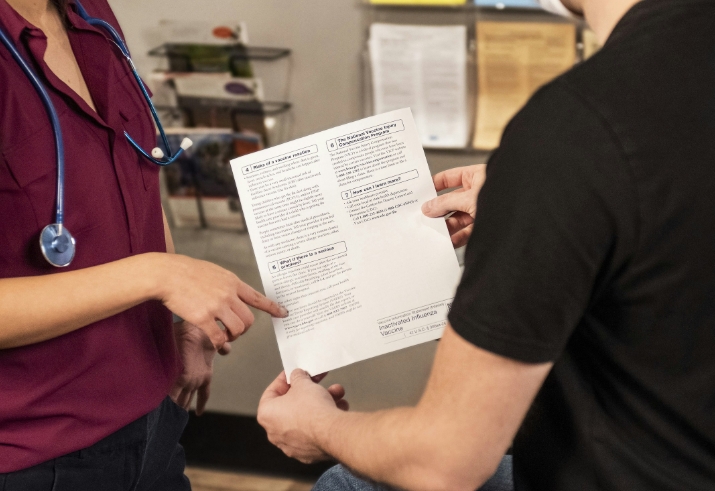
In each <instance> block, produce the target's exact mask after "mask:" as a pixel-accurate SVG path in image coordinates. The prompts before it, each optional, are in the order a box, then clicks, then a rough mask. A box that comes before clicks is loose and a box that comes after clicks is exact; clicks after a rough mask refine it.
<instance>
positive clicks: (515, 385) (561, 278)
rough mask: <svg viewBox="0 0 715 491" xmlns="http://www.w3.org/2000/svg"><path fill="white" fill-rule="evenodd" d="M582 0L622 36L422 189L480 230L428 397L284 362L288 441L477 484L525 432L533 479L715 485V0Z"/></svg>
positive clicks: (381, 475) (431, 207)
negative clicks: (292, 368) (350, 399)
mask: <svg viewBox="0 0 715 491" xmlns="http://www.w3.org/2000/svg"><path fill="white" fill-rule="evenodd" d="M556 1H557V0H550V1H549V2H548V3H549V4H550V5H552V6H553V5H554V3H555V2H556ZM564 3H565V4H566V6H567V7H569V8H570V9H571V10H572V11H573V12H576V13H579V12H583V13H585V16H586V20H587V21H588V22H589V24H590V25H591V27H592V28H593V29H594V30H595V31H596V34H597V35H598V36H599V38H600V39H601V40H603V41H606V40H607V41H606V42H605V45H604V47H603V49H602V50H601V51H600V52H599V53H598V54H596V55H595V56H594V57H593V58H591V59H590V60H588V61H587V62H585V63H583V64H581V65H579V66H577V67H576V68H575V69H573V70H572V71H570V72H569V73H567V74H565V75H564V76H562V77H560V78H559V79H557V80H556V81H554V82H553V83H551V84H549V85H547V86H546V87H544V88H543V89H541V90H540V91H539V92H538V93H537V94H536V95H535V96H534V97H533V99H532V100H531V101H530V102H529V103H528V104H527V106H526V107H525V108H524V109H523V110H522V111H521V112H520V113H519V114H518V115H517V116H516V117H515V118H514V120H513V121H512V122H511V123H510V124H509V126H508V128H507V130H506V131H505V134H504V137H503V139H502V143H501V146H500V148H499V149H498V150H497V151H496V153H495V154H494V155H493V157H492V158H491V159H490V161H489V165H488V167H487V169H488V170H487V171H486V181H484V173H483V170H482V169H481V168H479V167H472V168H466V169H457V170H453V171H449V172H447V173H444V174H441V175H438V176H436V178H435V182H436V184H437V186H438V188H451V187H459V189H458V190H457V191H453V192H452V193H448V194H446V195H443V196H442V197H440V198H437V199H436V200H434V201H432V202H430V203H428V204H427V205H425V207H424V211H425V213H426V214H427V215H429V216H432V217H439V216H444V215H445V214H447V213H448V212H455V211H456V212H457V213H456V214H455V215H453V216H452V217H451V218H449V219H448V225H449V228H450V232H451V233H452V234H453V240H454V241H455V244H456V245H459V244H460V243H462V242H466V241H467V240H468V241H469V244H468V247H467V254H466V265H465V272H464V277H463V279H462V282H461V284H460V287H459V290H458V292H457V296H456V299H455V302H454V305H453V308H452V312H451V314H450V317H449V319H450V326H448V327H447V329H446V330H445V334H444V337H443V339H442V341H441V343H440V346H439V350H438V353H437V356H436V359H435V362H434V367H433V371H432V375H431V378H430V380H429V383H428V385H427V388H426V389H425V393H424V396H423V398H422V400H421V401H420V403H419V404H418V405H417V406H416V407H415V408H402V409H393V410H388V411H383V412H378V413H356V414H354V413H345V412H341V411H339V408H341V407H343V408H344V406H345V401H344V400H343V396H344V390H343V389H342V388H341V387H340V386H337V385H336V386H332V387H330V388H329V389H328V390H327V391H326V390H325V389H323V388H322V387H320V386H319V385H317V384H315V383H313V382H311V381H310V378H309V377H308V375H307V374H305V372H301V371H296V372H294V373H293V374H292V380H293V385H292V386H291V387H288V385H287V384H286V383H285V376H283V377H282V378H281V377H279V379H277V380H276V382H274V384H273V385H272V386H271V387H269V389H268V390H267V391H266V394H265V395H264V398H263V400H262V402H261V407H260V408H259V421H260V422H261V424H263V425H264V427H265V428H266V429H267V431H268V436H269V438H270V439H271V441H272V442H274V443H275V444H276V445H278V446H279V447H280V448H281V449H283V450H284V451H285V452H286V453H287V454H288V455H290V456H293V457H296V458H298V459H300V460H302V461H314V460H318V459H321V458H327V457H329V456H330V457H334V458H336V459H337V460H339V461H340V462H342V463H343V464H345V466H346V467H349V468H350V469H352V470H353V471H354V472H356V473H359V474H361V475H364V476H366V477H367V478H370V479H372V480H374V481H376V482H380V483H385V484H386V485H391V486H395V487H400V488H406V489H424V490H433V489H456V490H474V489H476V488H478V487H479V486H482V484H483V483H484V482H485V481H487V479H488V478H489V477H490V476H491V475H492V474H493V473H494V472H495V470H496V469H497V468H498V466H499V463H500V461H501V459H502V456H503V455H504V453H505V452H506V450H507V449H508V447H509V446H510V445H511V444H512V441H513V455H514V457H513V479H514V483H513V485H514V487H515V488H516V489H517V490H520V491H524V490H526V491H531V490H557V491H567V490H568V491H571V490H578V491H591V490H593V491H595V490H629V491H634V490H636V491H637V490H673V491H674V490H688V491H695V490H715V298H714V297H715V0H642V1H640V2H637V1H636V0H564ZM482 184H483V186H482ZM477 195H478V200H477ZM335 401H337V403H336V402H335ZM507 473H509V474H511V469H507ZM506 484H507V485H509V483H506ZM378 488H379V485H377V484H370V483H368V482H367V481H362V480H359V479H358V478H356V477H355V476H354V475H353V474H351V473H350V472H348V471H347V470H345V468H343V467H339V468H336V469H335V470H333V471H331V472H330V473H329V474H328V475H327V476H325V477H324V479H323V480H321V481H320V482H319V483H318V485H317V489H321V490H325V489H378ZM380 489H381V488H380Z"/></svg>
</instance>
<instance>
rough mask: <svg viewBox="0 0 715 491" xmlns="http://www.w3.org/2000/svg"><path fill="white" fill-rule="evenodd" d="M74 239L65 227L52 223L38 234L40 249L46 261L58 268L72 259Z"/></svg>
mask: <svg viewBox="0 0 715 491" xmlns="http://www.w3.org/2000/svg"><path fill="white" fill-rule="evenodd" d="M75 245H76V243H75V240H74V237H72V234H70V232H69V230H67V227H63V226H62V225H58V224H56V223H53V224H51V225H48V226H46V227H45V228H44V229H43V230H42V233H41V234H40V250H41V251H42V255H43V256H45V259H47V262H49V263H50V264H51V265H53V266H56V267H58V268H65V267H67V266H69V265H70V263H71V262H72V259H74V253H75Z"/></svg>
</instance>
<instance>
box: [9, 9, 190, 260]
mask: <svg viewBox="0 0 715 491" xmlns="http://www.w3.org/2000/svg"><path fill="white" fill-rule="evenodd" d="M75 5H76V6H77V13H78V14H79V16H80V17H82V19H84V20H85V21H86V22H87V23H88V24H89V25H91V26H94V27H101V28H103V29H104V30H105V31H106V32H107V33H108V34H109V35H110V38H111V39H110V41H112V42H114V44H115V45H116V46H117V48H119V51H121V53H122V55H123V56H124V58H125V59H126V60H127V62H128V63H129V67H130V68H131V70H132V74H133V75H134V78H135V79H136V81H137V84H138V85H139V88H140V89H141V91H142V94H143V95H144V99H146V102H147V104H148V105H149V109H150V110H151V115H152V117H153V118H154V122H155V123H156V126H157V128H158V129H159V134H160V135H161V139H162V140H163V142H164V147H165V148H166V150H167V152H169V157H168V158H165V156H164V152H163V151H162V150H161V149H160V148H159V147H156V148H154V149H153V150H152V151H151V155H149V154H148V153H147V152H146V151H145V150H144V149H143V148H141V147H140V146H139V144H138V143H137V142H136V141H134V139H133V138H132V137H131V136H129V134H128V133H127V132H126V131H125V132H124V136H125V137H126V138H127V140H128V141H129V143H130V144H131V145H132V146H133V147H134V148H135V149H136V150H137V151H138V152H139V153H140V154H141V155H143V156H144V158H146V159H147V160H149V161H150V162H153V163H155V164H156V165H161V166H165V165H169V164H171V163H173V162H175V161H176V159H178V158H179V157H180V156H181V154H182V153H183V152H184V151H185V150H187V149H188V148H189V147H191V145H192V142H191V140H189V139H188V138H184V140H183V141H182V142H181V145H180V148H179V150H178V151H177V152H176V153H172V151H171V147H170V146H169V139H168V138H167V137H166V133H165V132H164V127H163V126H162V125H161V121H159V116H158V114H157V113H156V108H154V104H153V103H152V101H151V97H149V93H148V92H147V90H146V87H145V86H144V82H143V81H142V79H141V77H139V74H138V73H137V69H136V67H135V66H134V62H133V61H132V58H131V55H130V54H129V49H127V46H126V44H124V41H123V40H122V38H121V36H119V33H118V32H117V31H116V30H115V29H114V27H112V25H111V24H109V23H108V22H106V21H104V20H102V19H98V18H96V17H90V15H89V14H88V13H87V11H86V10H85V9H84V7H83V6H82V4H81V3H80V2H79V0H75ZM0 41H2V43H3V44H4V45H5V47H6V48H7V49H8V51H10V54H11V55H12V57H13V59H14V60H15V61H16V62H17V64H18V65H20V68H22V71H23V72H24V73H25V75H26V76H27V78H28V79H30V82H32V85H33V86H34V87H35V90H36V91H37V94H38V95H39V96H40V99H42V103H43V105H44V106H45V110H46V111H47V114H48V116H49V118H50V122H51V123H52V131H53V133H54V137H55V151H56V154H57V210H56V213H55V222H56V223H52V224H50V225H48V226H46V227H45V228H44V229H43V230H42V233H41V234H40V249H41V250H42V255H43V256H45V259H47V262H49V263H50V264H51V265H53V266H56V267H58V268H63V267H66V266H69V265H70V263H71V262H72V260H73V259H74V256H75V251H76V242H75V239H74V237H72V234H70V232H69V230H67V227H65V226H64V213H65V211H64V208H65V207H64V187H65V149H64V143H63V140H62V128H61V127H60V121H59V118H58V117H57V111H56V110H55V106H54V104H52V101H51V100H50V96H49V95H48V93H47V90H46V89H45V87H44V86H43V85H42V82H40V79H39V78H38V77H37V75H36V74H35V72H34V71H33V70H32V68H30V66H29V65H28V64H27V62H26V61H25V60H24V59H23V57H22V55H21V54H20V53H19V52H18V50H17V48H16V47H15V45H14V44H13V43H12V41H11V40H10V38H9V37H8V36H7V35H6V34H5V32H4V31H3V30H2V28H0Z"/></svg>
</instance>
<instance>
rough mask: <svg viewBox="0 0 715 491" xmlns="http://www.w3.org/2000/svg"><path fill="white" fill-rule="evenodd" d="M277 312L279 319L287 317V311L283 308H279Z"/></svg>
mask: <svg viewBox="0 0 715 491" xmlns="http://www.w3.org/2000/svg"><path fill="white" fill-rule="evenodd" d="M279 312H280V314H281V317H288V309H286V308H285V307H281V308H280V310H279Z"/></svg>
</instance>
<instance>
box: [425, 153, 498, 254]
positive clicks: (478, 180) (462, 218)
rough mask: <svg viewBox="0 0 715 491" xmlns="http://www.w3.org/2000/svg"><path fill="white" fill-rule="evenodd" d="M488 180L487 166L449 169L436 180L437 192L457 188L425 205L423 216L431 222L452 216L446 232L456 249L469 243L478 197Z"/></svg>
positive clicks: (438, 175) (448, 221)
mask: <svg viewBox="0 0 715 491" xmlns="http://www.w3.org/2000/svg"><path fill="white" fill-rule="evenodd" d="M486 178H487V166H486V164H480V165H471V166H469V167H458V168H456V169H450V170H447V171H444V172H440V173H439V174H436V175H435V176H434V178H433V179H434V185H435V188H437V192H439V191H444V190H445V189H449V188H458V189H455V190H454V191H451V192H449V193H446V194H443V195H441V196H438V197H436V198H435V199H433V200H431V201H428V202H426V203H425V204H423V205H422V213H424V214H425V215H426V216H428V217H431V218H439V217H443V216H446V215H449V214H450V213H453V214H452V215H451V216H450V217H449V218H447V228H448V229H449V235H451V236H452V244H454V247H455V249H456V248H458V247H462V246H464V245H466V244H467V242H468V241H469V236H470V235H471V234H472V229H473V223H474V217H475V216H476V215H477V196H478V195H479V191H480V190H481V189H482V186H483V185H484V181H485V180H486Z"/></svg>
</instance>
